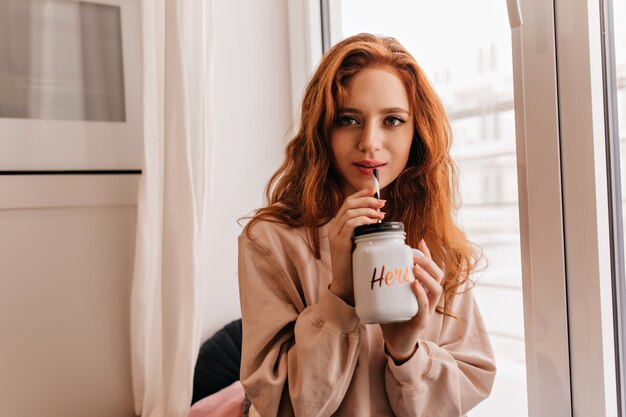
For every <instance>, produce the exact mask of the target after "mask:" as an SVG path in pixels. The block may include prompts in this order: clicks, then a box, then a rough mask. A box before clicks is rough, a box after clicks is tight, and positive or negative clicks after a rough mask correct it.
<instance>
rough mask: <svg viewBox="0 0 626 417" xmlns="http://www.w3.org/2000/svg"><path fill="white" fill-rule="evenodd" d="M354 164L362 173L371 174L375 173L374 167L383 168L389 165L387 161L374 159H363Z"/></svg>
mask: <svg viewBox="0 0 626 417" xmlns="http://www.w3.org/2000/svg"><path fill="white" fill-rule="evenodd" d="M352 165H354V166H355V167H356V168H357V169H358V170H359V172H360V173H361V174H363V175H370V176H371V175H373V174H374V168H378V169H381V168H382V167H384V166H385V165H387V163H386V162H382V161H377V160H374V159H364V160H362V161H356V162H353V163H352Z"/></svg>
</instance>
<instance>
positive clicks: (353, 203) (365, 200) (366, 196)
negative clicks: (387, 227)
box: [335, 187, 384, 218]
mask: <svg viewBox="0 0 626 417" xmlns="http://www.w3.org/2000/svg"><path fill="white" fill-rule="evenodd" d="M375 191H376V190H375V189H374V187H368V188H364V189H362V190H360V191H358V192H356V193H354V194H352V195H351V196H349V197H348V198H346V200H345V201H344V202H343V204H342V205H341V207H340V208H339V211H338V212H337V215H336V216H335V217H338V218H339V217H341V216H343V214H344V213H345V212H346V211H347V210H350V209H352V208H356V207H372V208H380V207H382V206H383V205H384V201H383V200H378V199H376V198H374V197H372V195H373V194H374V192H375Z"/></svg>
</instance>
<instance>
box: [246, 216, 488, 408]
mask: <svg viewBox="0 0 626 417" xmlns="http://www.w3.org/2000/svg"><path fill="white" fill-rule="evenodd" d="M250 233H251V238H249V237H248V236H246V234H245V233H242V234H241V236H240V237H239V272H238V273H239V291H240V299H241V312H242V318H243V347H242V359H241V382H242V384H243V386H244V388H245V390H246V394H247V395H248V397H249V398H250V399H251V401H252V408H251V410H250V415H251V416H257V415H260V416H263V417H272V416H281V417H282V416H299V417H300V416H302V417H304V416H358V417H367V416H372V417H374V416H394V415H395V416H397V417H408V416H414V417H418V416H424V417H438V416H441V417H452V416H462V415H464V414H465V413H467V412H468V411H469V410H470V409H471V408H473V407H474V406H475V405H476V404H478V403H479V402H480V401H481V400H483V399H484V398H486V397H487V396H488V395H489V393H490V392H491V387H492V385H493V381H494V377H495V372H496V370H495V361H494V356H493V351H492V349H491V345H490V342H489V338H488V336H487V332H486V330H485V326H484V323H483V320H482V317H481V315H480V313H479V311H478V306H477V305H476V303H475V301H474V297H473V295H472V292H471V291H468V292H465V293H463V294H459V295H457V296H456V297H455V298H454V301H453V303H452V304H451V306H450V307H451V311H452V312H453V313H454V314H456V315H457V316H458V317H459V318H458V319H456V318H452V317H448V316H444V315H442V314H439V313H435V316H434V317H433V319H432V320H431V322H430V324H429V326H428V327H427V328H426V329H425V332H424V334H423V335H422V339H421V340H420V341H419V343H418V349H417V350H416V352H415V354H414V355H413V357H412V358H410V359H409V360H408V361H407V362H405V363H403V364H402V365H400V366H397V365H396V364H395V363H394V361H393V359H392V358H390V357H389V356H388V355H387V354H386V353H385V350H384V339H383V336H382V331H381V329H380V326H379V325H377V324H363V323H361V322H360V320H359V318H358V317H357V315H356V313H355V309H354V307H352V306H350V305H348V304H346V303H345V302H344V301H343V300H341V299H340V298H338V297H336V296H335V295H334V294H332V293H331V292H330V291H329V290H328V286H329V284H330V282H331V279H332V276H331V268H330V250H329V243H328V236H327V231H326V227H323V228H322V229H320V246H321V255H322V256H321V259H320V260H318V259H315V257H314V256H313V254H312V253H311V251H310V250H309V248H308V246H307V244H306V238H305V233H304V230H301V229H294V228H289V227H286V226H283V225H279V224H276V223H271V222H267V221H259V222H257V223H256V224H254V225H253V226H252V228H251V230H250Z"/></svg>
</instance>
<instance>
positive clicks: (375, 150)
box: [330, 67, 414, 195]
mask: <svg viewBox="0 0 626 417" xmlns="http://www.w3.org/2000/svg"><path fill="white" fill-rule="evenodd" d="M346 88H347V90H348V98H347V100H346V102H345V103H341V107H340V108H339V109H338V111H337V119H336V122H335V128H334V130H333V133H332V135H331V138H330V143H331V148H332V152H333V158H334V161H333V162H334V165H335V167H336V169H337V170H338V171H339V174H340V175H341V178H342V179H343V186H344V188H345V191H346V193H347V194H348V195H350V194H353V193H355V192H357V191H359V190H362V189H363V188H365V187H367V186H371V185H372V183H373V169H374V168H378V175H379V179H380V188H381V189H382V188H383V187H386V186H387V185H389V184H390V183H391V182H392V181H393V180H395V179H396V178H397V177H398V176H399V175H400V173H401V172H402V170H404V167H405V166H406V163H407V161H408V159H409V150H410V149H411V141H412V140H413V130H414V129H413V115H412V114H411V111H410V108H409V100H408V97H407V93H406V90H405V88H404V85H403V84H402V81H401V79H400V77H399V76H398V75H397V73H396V72H395V71H394V70H393V69H392V68H391V67H368V68H365V69H362V70H360V71H359V72H357V73H356V74H355V75H353V76H352V77H351V78H350V80H349V81H348V83H347V85H346Z"/></svg>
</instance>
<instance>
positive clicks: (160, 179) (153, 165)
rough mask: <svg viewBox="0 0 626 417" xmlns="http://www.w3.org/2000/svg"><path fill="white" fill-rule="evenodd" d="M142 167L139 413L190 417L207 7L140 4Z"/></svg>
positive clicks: (135, 344)
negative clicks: (143, 148)
mask: <svg viewBox="0 0 626 417" xmlns="http://www.w3.org/2000/svg"><path fill="white" fill-rule="evenodd" d="M141 7H142V25H143V27H142V31H143V54H144V55H143V77H144V79H143V111H144V124H143V126H144V143H145V164H144V171H143V175H142V179H141V183H140V188H139V200H138V218H137V243H136V253H135V257H136V258H135V273H134V278H133V288H132V296H131V341H132V375H133V389H134V398H135V411H136V412H137V414H139V415H141V416H144V417H165V416H167V417H178V416H180V417H183V416H186V414H187V411H188V410H189V406H190V403H191V394H192V385H193V371H194V365H195V361H196V358H197V353H198V346H199V344H200V340H199V339H200V329H201V315H200V311H201V310H200V306H199V289H200V277H201V274H202V263H201V254H202V245H203V242H204V227H205V224H206V222H205V221H204V218H205V213H206V212H207V204H208V197H209V189H210V183H211V182H210V175H211V169H210V153H211V152H210V149H211V147H210V144H211V107H212V106H211V103H210V99H209V98H210V96H211V94H212V85H211V78H212V76H211V74H212V71H211V59H212V51H213V45H212V41H213V36H212V32H211V31H212V26H213V25H212V22H211V20H212V3H211V1H210V0H142V1H141Z"/></svg>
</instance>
